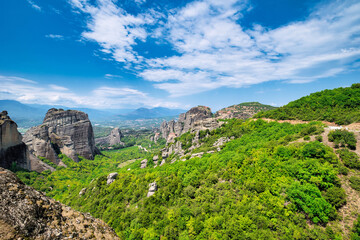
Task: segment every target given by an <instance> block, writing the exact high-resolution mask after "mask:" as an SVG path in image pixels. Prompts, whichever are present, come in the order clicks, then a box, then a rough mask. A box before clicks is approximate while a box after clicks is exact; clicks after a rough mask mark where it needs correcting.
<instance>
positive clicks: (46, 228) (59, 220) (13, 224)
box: [0, 168, 119, 240]
mask: <svg viewBox="0 0 360 240" xmlns="http://www.w3.org/2000/svg"><path fill="white" fill-rule="evenodd" d="M24 238H25V239H51V240H54V239H119V238H118V237H117V236H116V234H115V232H114V231H113V230H112V229H111V228H110V227H109V226H107V225H106V224H105V223H104V222H103V221H102V220H99V219H96V218H93V217H91V216H90V215H88V214H84V213H80V212H77V211H74V210H72V209H71V208H70V207H67V206H65V205H63V204H61V203H59V202H56V201H55V200H53V199H50V198H48V197H46V196H45V195H44V194H42V193H40V192H38V191H36V190H34V189H33V188H31V187H28V186H26V185H24V184H23V183H22V182H21V181H20V180H19V179H18V178H17V177H16V176H15V174H13V173H12V172H10V171H8V170H5V169H3V168H0V239H4V240H5V239H24Z"/></svg>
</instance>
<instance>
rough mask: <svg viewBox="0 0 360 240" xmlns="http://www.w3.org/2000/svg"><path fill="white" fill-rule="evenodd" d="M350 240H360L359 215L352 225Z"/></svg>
mask: <svg viewBox="0 0 360 240" xmlns="http://www.w3.org/2000/svg"><path fill="white" fill-rule="evenodd" d="M352 232H353V234H352V236H351V239H352V240H360V215H359V216H358V218H357V220H356V222H355V223H354V226H353V229H352Z"/></svg>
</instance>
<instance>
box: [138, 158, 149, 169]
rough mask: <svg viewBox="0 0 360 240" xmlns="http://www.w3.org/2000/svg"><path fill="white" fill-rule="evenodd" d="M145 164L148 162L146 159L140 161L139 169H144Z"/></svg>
mask: <svg viewBox="0 0 360 240" xmlns="http://www.w3.org/2000/svg"><path fill="white" fill-rule="evenodd" d="M147 162H148V160H147V159H144V160H142V161H141V164H140V168H146V166H147Z"/></svg>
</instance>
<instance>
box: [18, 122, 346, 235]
mask: <svg viewBox="0 0 360 240" xmlns="http://www.w3.org/2000/svg"><path fill="white" fill-rule="evenodd" d="M321 131H322V126H321V125H320V124H319V123H310V124H298V125H291V124H289V123H277V122H270V123H267V122H265V121H262V120H258V121H246V122H244V121H241V120H236V119H232V120H229V121H227V122H226V123H225V124H224V125H223V127H222V128H219V129H216V130H214V131H210V132H204V133H202V134H201V136H202V138H201V139H200V141H201V143H203V146H202V147H204V148H205V147H210V146H212V145H213V143H214V142H215V141H216V140H217V139H219V137H225V138H230V137H234V138H235V139H234V140H232V141H230V142H228V143H227V144H226V145H224V146H223V149H222V150H221V151H220V152H217V153H214V154H205V155H204V156H203V157H202V158H201V159H200V158H192V159H189V160H186V161H185V162H183V161H176V162H175V163H173V164H165V165H163V166H161V167H156V168H153V167H152V166H148V167H147V168H144V169H140V161H141V160H140V159H139V160H137V161H135V162H134V163H131V164H129V165H127V167H126V168H117V166H118V165H119V163H122V162H124V161H126V160H129V159H133V158H139V157H141V158H145V157H146V158H148V159H151V156H152V155H153V154H147V153H146V152H139V149H138V148H137V147H132V148H125V149H122V150H116V151H107V152H103V153H104V155H105V156H97V157H96V158H95V160H94V161H90V160H85V159H82V160H81V161H80V162H79V163H75V162H72V161H71V160H69V159H67V158H66V157H65V156H62V158H63V161H64V162H65V163H66V164H67V165H68V168H64V169H60V170H57V171H55V172H53V173H50V172H44V173H42V174H38V175H36V176H34V177H35V180H34V181H33V180H31V181H28V184H31V185H32V186H34V187H35V188H36V189H38V190H41V191H45V192H47V195H49V196H51V197H54V198H55V199H57V200H60V201H62V202H63V203H65V204H67V205H69V206H72V207H74V208H76V209H78V210H81V211H84V212H90V213H91V214H92V215H94V216H95V217H100V218H102V219H103V220H104V221H106V222H107V223H109V224H110V225H111V226H112V227H113V228H114V229H115V230H116V232H117V233H118V234H119V236H120V237H121V238H122V239H159V238H161V239H330V238H334V236H338V234H339V232H338V231H337V230H336V229H332V228H331V226H328V227H327V228H326V229H327V230H325V229H324V228H322V227H321V226H317V225H313V226H312V227H309V226H308V224H307V221H309V220H310V221H312V224H316V223H319V224H326V223H327V222H329V221H331V220H333V219H335V218H336V209H335V207H336V206H337V205H338V204H340V203H339V202H341V201H339V200H338V198H334V199H332V198H327V193H328V192H331V191H333V190H334V188H335V187H339V186H340V181H339V179H338V177H337V174H338V166H339V162H338V160H337V157H336V155H335V154H334V153H333V151H332V149H331V148H329V147H326V146H325V145H323V144H322V143H320V142H318V141H315V142H309V143H293V144H289V143H290V142H292V141H294V140H296V139H299V138H301V137H304V136H305V135H307V134H309V133H310V134H313V133H314V134H315V132H321ZM206 136H207V137H206ZM193 137H194V136H193V135H191V136H190V134H188V135H185V136H181V137H180V138H178V140H179V141H182V142H184V145H185V148H186V147H187V143H188V142H189V141H190V140H191V139H192V138H193ZM149 162H151V161H149ZM128 168H130V169H131V170H130V171H128V170H127V169H128ZM114 171H116V172H118V173H119V175H118V177H117V179H116V181H115V182H114V183H112V184H110V185H107V184H106V176H107V174H108V173H110V172H114ZM18 175H20V176H21V178H22V179H27V178H28V177H29V173H28V172H26V173H24V172H18ZM154 181H156V183H157V185H158V190H157V191H156V192H155V194H154V195H153V196H151V197H149V198H147V197H146V195H147V191H148V188H149V186H148V185H149V183H151V182H154ZM50 187H51V188H50ZM84 187H86V188H87V189H88V191H86V193H85V194H84V195H82V196H79V194H78V193H79V191H80V190H81V189H82V188H84ZM322 192H323V194H322ZM339 196H340V199H341V194H340V195H339Z"/></svg>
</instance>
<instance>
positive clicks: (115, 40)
mask: <svg viewBox="0 0 360 240" xmlns="http://www.w3.org/2000/svg"><path fill="white" fill-rule="evenodd" d="M70 3H71V4H72V6H73V7H74V8H75V9H77V10H79V11H81V12H82V13H84V14H86V15H88V16H89V21H88V22H87V28H88V31H85V32H83V33H82V37H83V38H84V39H87V40H90V41H95V42H97V43H98V44H99V45H100V46H101V49H102V51H103V52H104V53H106V54H111V55H112V57H113V59H115V60H116V61H118V62H139V61H141V60H142V57H141V56H139V54H138V53H137V52H136V51H134V50H133V46H134V45H136V44H137V41H145V39H146V37H147V32H146V30H145V28H144V26H145V25H146V24H150V23H152V22H153V20H154V19H153V17H152V16H151V14H150V13H149V14H145V15H144V14H139V15H137V16H135V15H131V14H128V13H127V12H126V11H125V10H124V9H122V8H120V7H118V6H117V5H116V4H114V1H112V0H98V1H97V5H92V4H91V3H89V2H88V1H84V0H70Z"/></svg>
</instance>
